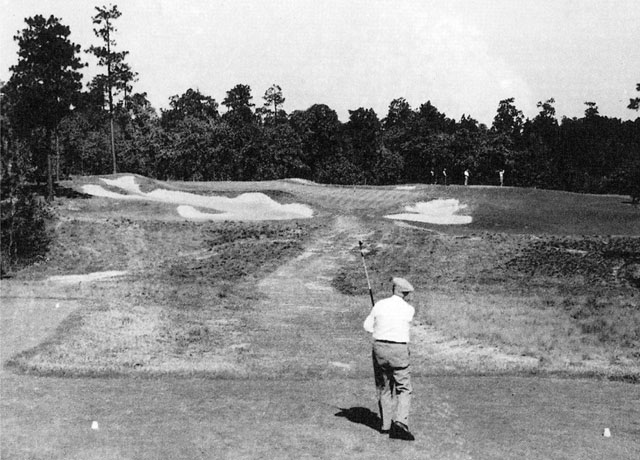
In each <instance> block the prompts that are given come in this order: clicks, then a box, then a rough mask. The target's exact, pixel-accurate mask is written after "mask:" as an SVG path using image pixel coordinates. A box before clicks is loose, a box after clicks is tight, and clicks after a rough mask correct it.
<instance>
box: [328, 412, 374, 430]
mask: <svg viewBox="0 0 640 460" xmlns="http://www.w3.org/2000/svg"><path fill="white" fill-rule="evenodd" d="M335 416H336V417H344V418H346V419H347V420H349V421H350V422H353V423H359V424H360V425H364V426H368V427H369V428H372V429H374V430H376V431H379V430H380V423H381V421H380V417H378V414H376V413H375V412H372V411H371V410H369V409H367V408H366V407H350V408H349V409H342V408H340V412H338V413H337V414H335Z"/></svg>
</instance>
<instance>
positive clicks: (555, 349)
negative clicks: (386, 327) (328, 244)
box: [333, 228, 640, 369]
mask: <svg viewBox="0 0 640 460" xmlns="http://www.w3.org/2000/svg"><path fill="white" fill-rule="evenodd" d="M370 240H371V241H376V243H375V244H370V245H369V247H368V248H367V249H368V254H367V256H366V261H367V265H368V268H369V274H370V277H371V279H372V280H374V283H373V289H374V291H375V296H376V298H381V297H382V296H385V295H388V292H385V291H386V290H387V289H388V283H385V284H384V285H382V284H381V283H380V282H381V281H382V282H387V281H388V280H389V279H390V278H391V277H392V276H406V277H407V278H409V279H410V280H411V281H412V283H413V284H414V285H415V286H416V287H417V292H416V293H415V300H414V303H415V304H416V305H417V306H418V307H419V308H420V310H421V311H420V312H419V316H418V317H419V318H421V319H422V320H424V321H425V322H426V323H427V324H430V325H433V326H435V327H436V328H438V329H439V330H442V331H444V332H445V333H446V334H448V335H449V336H450V337H462V338H466V339H469V340H471V341H474V342H476V343H482V344H485V345H489V346H497V347H499V348H500V349H503V350H508V351H509V352H511V353H514V354H522V355H525V356H531V357H535V358H537V359H539V360H540V363H541V365H542V368H544V367H549V366H551V367H554V368H557V367H558V366H559V365H561V364H562V363H563V362H564V363H566V364H567V366H574V367H575V366H578V367H583V368H584V369H588V368H590V366H591V365H592V364H593V363H594V362H595V361H599V362H605V363H610V364H611V365H619V364H627V365H628V364H632V365H633V366H635V367H637V366H638V364H639V363H640V360H639V358H640V355H638V351H637V350H638V349H639V348H640V308H639V307H638V297H639V296H640V291H639V290H638V288H637V287H636V286H635V284H634V280H633V279H630V278H629V277H627V275H626V274H625V273H623V271H621V270H620V267H623V266H625V265H626V264H629V263H631V262H632V261H635V260H637V257H638V256H639V255H640V238H632V237H624V238H615V237H607V238H603V239H594V238H587V237H582V238H580V237H571V238H567V237H555V236H550V235H546V236H531V235H517V234H515V235H514V234H495V233H481V234H472V235H464V236H455V235H436V234H433V233H427V232H420V231H419V230H415V229H407V228H394V229H392V230H390V231H387V232H383V233H379V234H377V235H375V236H374V237H372V238H371V239H370ZM357 256H358V254H356V253H355V251H354V260H353V262H352V263H350V264H348V265H346V266H344V267H342V269H341V270H340V271H339V273H338V274H337V276H336V277H335V278H334V280H333V285H334V287H335V288H336V289H338V290H339V291H341V292H343V293H345V294H350V295H358V296H361V295H366V284H364V285H363V283H362V264H361V261H360V260H358V258H357ZM633 363H635V364H633Z"/></svg>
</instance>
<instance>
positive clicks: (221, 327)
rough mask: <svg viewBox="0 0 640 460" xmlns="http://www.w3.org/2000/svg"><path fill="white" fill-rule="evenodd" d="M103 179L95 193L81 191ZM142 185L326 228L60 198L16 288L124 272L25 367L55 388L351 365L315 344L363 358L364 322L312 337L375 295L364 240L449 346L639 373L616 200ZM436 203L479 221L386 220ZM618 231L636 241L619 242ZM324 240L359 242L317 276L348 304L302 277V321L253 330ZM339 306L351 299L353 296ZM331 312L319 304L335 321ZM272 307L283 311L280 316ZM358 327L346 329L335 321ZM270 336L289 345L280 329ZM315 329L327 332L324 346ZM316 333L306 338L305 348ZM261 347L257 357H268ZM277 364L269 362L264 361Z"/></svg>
mask: <svg viewBox="0 0 640 460" xmlns="http://www.w3.org/2000/svg"><path fill="white" fill-rule="evenodd" d="M95 180H96V179H95V178H87V179H85V183H91V181H93V182H95ZM81 183H82V182H81V181H80V182H77V183H75V182H74V185H73V186H74V187H77V186H78V185H79V184H80V185H81ZM143 185H144V188H145V190H151V189H153V188H154V187H165V186H166V188H171V189H177V190H191V191H194V192H196V193H199V194H208V193H222V194H233V195H238V194H240V193H243V192H256V191H259V192H262V193H268V194H270V196H272V197H276V198H278V199H280V200H291V201H295V202H303V203H306V204H309V205H311V206H313V207H314V209H315V210H316V211H317V210H320V211H319V212H317V214H316V216H320V217H315V218H314V219H311V220H306V219H305V220H301V221H297V222H296V221H293V222H265V223H251V224H249V223H194V222H185V221H183V220H181V219H179V217H178V216H177V214H176V212H175V208H174V206H172V205H165V204H162V203H149V202H122V201H118V200H109V199H104V198H91V199H85V198H77V197H76V198H65V199H61V200H58V201H57V202H56V206H57V213H58V216H59V222H58V226H57V230H56V231H57V237H56V241H55V243H54V245H53V246H52V249H51V251H50V254H49V258H48V260H47V261H45V262H43V263H41V264H39V265H35V266H33V267H30V268H29V269H27V270H24V271H23V272H22V273H21V274H20V276H21V277H22V278H25V279H32V280H41V279H43V278H45V277H47V276H50V275H64V274H69V273H74V274H75V273H89V272H94V271H103V270H123V271H127V272H128V274H127V275H126V276H125V277H122V278H119V279H114V280H109V281H107V282H100V283H96V284H95V285H92V286H78V288H79V289H80V290H81V291H82V293H83V295H85V296H86V297H87V298H88V299H89V300H88V301H87V302H86V304H85V306H84V308H83V309H82V310H79V311H78V312H76V313H75V314H74V315H72V316H71V317H70V318H68V320H67V321H66V322H65V323H63V325H62V326H61V327H60V329H59V331H58V333H57V334H56V335H55V336H54V337H53V338H52V339H51V340H49V341H48V342H46V343H44V344H42V345H41V346H40V347H36V348H35V349H33V350H30V351H28V352H26V353H25V354H22V355H20V356H18V357H16V358H15V359H14V360H13V361H12V362H11V363H12V365H14V366H17V367H19V368H21V369H23V370H28V371H32V372H37V373H53V374H55V375H60V374H62V373H71V374H98V375H111V374H118V373H125V374H127V373H132V372H135V373H138V374H145V373H146V374H149V375H155V374H157V373H178V374H194V373H195V374H198V373H205V374H208V375H217V376H235V377H238V376H244V375H247V372H250V371H249V370H253V371H256V369H257V370H259V372H262V373H264V374H265V375H266V374H269V372H270V371H269V369H268V366H271V365H273V366H275V367H274V368H273V369H272V373H274V372H276V370H275V369H276V368H277V366H278V365H281V364H282V363H280V364H279V363H278V361H279V360H280V361H282V360H281V359H280V354H281V353H283V352H285V353H288V354H290V355H292V356H293V357H292V358H291V359H288V360H287V363H291V365H290V369H288V370H287V371H286V372H289V373H291V375H293V374H295V375H302V374H304V372H306V371H305V370H304V369H297V368H296V366H297V365H299V364H301V363H307V364H309V363H312V362H313V361H314V357H313V356H311V354H312V352H317V351H318V350H320V349H322V350H323V351H326V352H327V353H329V354H331V353H333V354H340V355H341V356H342V354H343V353H342V351H340V349H339V346H338V345H337V344H331V345H327V346H325V347H319V345H318V344H317V343H316V342H317V340H316V338H315V337H316V336H318V337H321V336H327V335H329V336H332V334H334V333H335V331H336V327H340V328H342V329H341V332H340V334H341V336H340V338H339V340H341V341H344V342H340V343H344V344H347V343H348V344H350V345H353V343H355V341H354V342H353V343H352V342H350V340H355V339H351V338H349V337H348V336H349V332H347V331H351V330H352V329H353V328H358V330H359V322H360V319H359V318H358V317H356V316H357V315H353V314H350V316H348V318H347V316H339V315H343V313H338V312H334V315H337V316H335V318H334V317H331V318H330V321H331V322H330V323H326V320H325V323H323V322H320V323H319V324H316V323H315V322H314V321H315V318H316V316H317V315H318V313H312V312H318V311H320V310H312V308H315V307H318V305H314V303H318V302H320V303H322V302H328V303H331V302H335V303H336V304H341V303H343V304H349V305H351V304H357V303H358V301H357V299H358V298H362V299H366V298H367V290H366V283H365V282H364V280H363V272H362V265H361V261H360V257H359V253H358V251H357V246H356V242H357V240H358V239H360V238H365V240H366V241H365V243H366V246H367V250H368V251H369V252H368V255H367V265H368V268H369V271H370V275H371V279H372V284H373V289H374V294H375V297H376V299H379V298H381V297H382V296H386V295H388V293H389V291H388V289H389V287H388V283H387V281H388V279H389V278H390V277H391V276H394V275H401V276H406V277H408V278H409V279H411V281H412V282H413V283H414V284H415V285H416V287H417V288H418V292H417V293H416V296H415V302H414V303H415V304H416V306H417V307H418V308H419V315H418V320H419V321H421V322H423V323H425V324H427V325H429V326H432V327H434V328H436V329H437V330H438V331H441V332H442V333H443V334H444V336H445V337H449V338H454V339H461V340H466V341H468V342H470V343H471V344H473V345H474V346H479V347H483V346H489V347H496V348H497V349H499V350H502V351H504V352H507V353H510V354H512V355H514V356H526V357H530V358H532V359H533V360H534V361H535V360H538V362H539V363H540V366H539V369H541V370H545V369H546V370H549V369H552V370H558V369H565V368H568V366H572V367H571V369H574V368H575V369H578V370H579V371H580V372H582V373H584V372H587V371H589V369H591V368H592V366H595V364H596V363H597V364H598V366H600V367H599V368H600V369H602V368H603V364H602V363H604V367H607V366H611V369H610V370H611V374H612V375H613V374H615V375H618V374H619V372H618V371H621V372H622V373H624V369H625V368H629V369H637V368H638V366H639V365H640V364H639V363H640V361H639V357H638V356H637V351H636V350H637V349H638V347H639V346H640V338H639V335H640V333H639V326H638V325H639V324H640V317H639V316H640V313H639V312H638V309H637V307H636V305H637V297H638V295H639V294H638V287H637V276H636V273H637V257H638V253H639V247H640V243H639V239H638V236H637V235H636V236H633V235H634V233H633V230H634V229H636V233H637V226H636V227H634V226H633V223H634V222H635V223H637V218H638V216H637V211H636V210H634V209H632V208H631V207H629V206H626V205H624V204H623V203H622V202H619V200H617V198H616V197H596V196H582V195H576V194H567V193H563V192H550V191H543V190H530V189H509V188H503V189H501V188H473V187H466V188H465V187H433V186H418V187H417V188H416V189H415V191H405V190H403V191H401V190H394V189H388V188H379V187H329V186H317V185H302V184H294V183H291V182H287V181H283V182H277V181H274V182H268V183H246V184H245V183H215V184H213V183H175V184H164V183H158V182H155V181H151V180H147V181H146V182H145V181H143ZM437 198H456V199H459V200H460V201H461V203H463V204H466V205H467V206H468V208H467V210H468V211H469V214H471V215H472V216H473V217H474V223H473V224H472V225H469V226H442V227H438V226H433V225H426V224H425V225H423V224H417V225H415V226H414V227H413V228H410V227H402V226H399V225H396V223H395V222H392V221H389V220H386V219H382V216H383V215H386V214H388V213H390V212H397V211H400V210H401V209H402V208H403V207H404V206H405V205H407V204H411V203H415V202H418V201H428V200H430V199H437ZM336 216H349V217H350V219H352V221H351V222H352V224H353V225H351V224H350V225H347V226H345V227H344V228H336V229H332V230H331V231H333V232H334V233H335V234H331V235H328V233H327V231H325V230H327V229H328V228H329V227H327V222H329V221H330V220H332V219H333V218H334V217H336ZM581 216H582V217H581ZM585 216H586V217H585ZM581 219H582V220H581ZM634 219H635V221H634ZM345 222H346V221H345ZM354 222H355V223H354ZM321 229H324V230H323V231H320V230H321ZM578 229H580V230H584V233H585V234H591V236H578V235H579V234H582V233H578V231H579V230H578ZM336 232H337V233H336ZM329 233H330V232H329ZM321 234H322V235H321ZM615 234H619V235H625V234H626V235H628V236H610V235H615ZM605 235H606V236H605ZM318 238H320V239H318ZM312 240H313V241H316V240H317V241H318V242H319V243H318V245H319V246H317V248H316V251H318V250H320V248H321V250H322V251H325V252H328V253H329V252H331V251H332V250H334V248H333V247H323V246H322V245H329V246H332V245H335V244H336V243H337V242H338V241H346V240H353V241H352V245H349V244H348V243H347V246H348V247H352V248H353V250H352V252H351V254H350V258H349V254H346V255H344V254H343V255H340V256H339V257H338V253H339V252H340V251H342V249H340V250H338V248H335V250H336V254H334V256H335V258H336V260H339V262H338V263H339V264H338V266H336V267H332V268H331V271H330V272H327V273H325V272H323V274H322V278H325V279H327V280H328V281H327V283H331V284H332V286H333V287H334V288H336V290H337V291H338V293H339V294H336V295H335V296H333V295H328V294H326V295H325V294H319V295H320V296H322V299H323V300H321V301H320V297H319V298H315V297H313V298H312V296H310V294H312V293H313V292H314V291H313V289H316V292H320V293H322V292H323V291H322V289H325V288H326V287H327V286H326V285H323V284H322V282H317V281H318V280H316V279H314V278H313V276H314V274H313V273H307V274H305V278H304V279H302V277H300V279H297V278H296V279H294V280H292V283H291V284H290V286H302V287H304V288H305V289H307V288H306V287H305V286H307V285H310V286H311V288H309V289H311V291H306V295H307V296H309V299H303V298H299V297H295V296H292V299H291V300H290V302H292V303H293V304H294V305H299V310H300V311H299V312H293V311H289V313H288V315H294V313H295V315H298V316H299V317H298V316H296V317H295V319H293V316H292V318H288V317H287V316H286V315H285V316H283V318H284V319H283V318H279V317H273V318H271V317H269V318H263V319H264V320H265V321H271V322H272V323H270V324H266V325H263V324H260V323H256V321H255V318H254V316H256V315H254V314H253V308H254V306H255V305H256V304H258V303H260V302H263V301H264V300H265V299H264V297H263V294H261V292H260V291H259V290H258V289H257V288H256V286H257V284H258V283H259V282H260V281H261V280H263V279H264V277H265V276H266V275H267V274H269V273H271V272H273V271H274V270H276V269H277V268H278V267H281V266H282V265H283V264H285V263H286V262H287V261H289V260H291V259H292V258H294V257H295V256H297V255H300V254H301V252H302V250H303V247H305V245H306V244H307V243H309V242H310V241H312ZM341 244H342V243H341ZM345 251H346V248H345ZM327 260H328V259H327ZM275 282H277V283H280V282H282V281H279V280H275ZM282 283H283V286H282V288H283V289H290V287H286V286H285V284H287V285H288V284H289V283H284V282H282ZM296 283H297V284H296ZM72 288H73V287H70V288H69V289H72ZM324 292H326V291H324ZM343 294H347V295H350V296H353V297H352V299H355V300H349V299H345V297H340V296H341V295H343ZM279 298H284V297H283V296H279ZM314 299H315V300H314ZM288 301H289V300H288ZM276 303H277V302H276ZM307 304H309V305H307ZM365 304H366V302H365ZM327 306H328V304H327V305H325V306H324V307H322V306H319V307H321V308H323V309H324V310H328V309H327V308H325V307H327ZM263 307H264V305H263ZM271 307H272V308H273V309H274V311H276V312H277V311H278V310H277V308H278V305H276V304H274V305H273V306H270V307H268V308H271ZM332 307H333V305H332ZM307 308H308V309H309V310H303V309H307ZM347 320H348V324H347V323H345V324H339V325H338V324H337V323H335V322H336V321H343V322H344V321H347ZM291 323H293V324H295V325H296V326H295V327H296V328H297V329H295V331H296V332H295V333H293V335H291V334H292V333H291V332H289V330H288V329H287V328H288V327H289V326H290V324H291ZM334 323H335V324H334ZM275 324H277V325H278V327H279V328H280V329H277V330H278V332H276V333H271V332H267V331H268V328H269V327H273V326H274V325H275ZM327 324H333V326H328V325H327ZM310 325H311V326H313V328H316V329H317V328H320V329H319V330H317V331H316V329H313V331H312V330H311V329H310V328H311V326H310ZM261 328H264V330H263V329H261ZM304 328H307V329H304ZM323 328H324V329H323ZM350 328H351V329H350ZM303 329H304V330H306V331H307V332H309V333H310V334H311V335H310V336H309V337H305V338H304V339H302V338H301V339H300V340H298V339H296V336H295V334H301V331H302V330H303ZM343 329H344V330H343ZM280 331H282V332H280ZM323 331H324V332H323ZM311 332H313V333H311ZM280 333H283V334H289V335H287V337H293V339H292V340H291V343H289V342H286V346H285V345H282V343H284V342H282V340H280V336H278V334H280ZM277 340H280V342H282V343H279V342H276V341H277ZM303 340H304V345H301V343H302V341H303ZM336 340H338V339H336ZM249 343H253V344H254V345H255V344H258V345H255V346H256V347H257V349H254V348H252V347H251V346H249V345H248V344H249ZM295 343H297V344H298V346H299V348H298V349H293V348H291V349H287V350H284V351H283V350H281V349H280V348H279V347H280V346H282V347H284V348H286V347H289V346H290V347H295ZM260 347H262V348H260ZM269 347H271V349H269ZM314 350H315V351H314ZM303 355H304V356H303ZM265 356H270V357H271V358H270V359H272V361H269V363H267V364H265V363H266V361H264V359H265ZM341 359H343V358H341ZM336 361H340V360H336ZM343 361H344V362H346V361H348V359H346V357H344V359H343ZM344 362H342V361H340V363H341V365H344ZM287 365H289V364H287ZM309 366H310V367H309V372H312V373H313V372H315V373H316V374H318V373H320V374H322V372H325V370H324V368H322V366H323V365H320V364H317V365H315V364H314V365H312V364H309ZM314 366H315V367H314ZM476 367H477V366H476ZM278 369H280V368H278ZM614 371H615V372H614ZM256 372H258V371H256ZM354 372H355V371H354ZM634 372H635V371H634ZM318 375H319V374H318Z"/></svg>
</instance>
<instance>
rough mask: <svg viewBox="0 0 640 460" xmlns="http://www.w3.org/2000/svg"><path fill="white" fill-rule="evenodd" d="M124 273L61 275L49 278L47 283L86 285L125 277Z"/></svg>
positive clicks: (112, 271) (106, 272)
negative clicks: (106, 279) (116, 277)
mask: <svg viewBox="0 0 640 460" xmlns="http://www.w3.org/2000/svg"><path fill="white" fill-rule="evenodd" d="M126 274H127V272H126V271H117V270H111V271H105V272H93V273H88V274H86V275H62V276H50V277H49V278H47V281H53V282H56V283H61V284H73V283H82V282H84V283H86V282H90V281H98V280H102V279H105V278H113V277H115V276H122V275H126Z"/></svg>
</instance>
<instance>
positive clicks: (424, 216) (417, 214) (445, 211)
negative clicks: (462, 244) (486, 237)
mask: <svg viewBox="0 0 640 460" xmlns="http://www.w3.org/2000/svg"><path fill="white" fill-rule="evenodd" d="M464 208H466V205H461V204H460V202H459V201H458V200H456V199H448V200H433V201H429V202H419V203H416V204H415V205H414V206H405V208H404V209H405V211H407V212H406V213H402V214H391V215H388V216H384V217H385V218H387V219H396V220H408V221H412V222H424V223H427V224H439V225H463V224H470V223H471V221H472V218H471V216H460V215H457V214H456V213H457V212H458V211H461V210H463V209H464Z"/></svg>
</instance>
